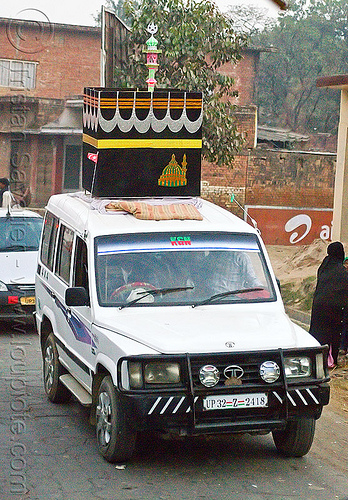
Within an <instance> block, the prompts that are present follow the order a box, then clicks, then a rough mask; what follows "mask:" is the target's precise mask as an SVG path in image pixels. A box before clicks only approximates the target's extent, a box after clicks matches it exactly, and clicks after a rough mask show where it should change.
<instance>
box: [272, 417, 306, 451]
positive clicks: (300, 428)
mask: <svg viewBox="0 0 348 500" xmlns="http://www.w3.org/2000/svg"><path fill="white" fill-rule="evenodd" d="M314 432H315V420H314V418H301V419H299V420H294V421H291V422H288V424H287V426H286V428H285V429H284V430H283V431H274V432H273V433H272V434H273V440H274V443H275V445H276V447H277V450H278V451H279V453H281V454H282V455H285V456H287V457H303V455H306V454H307V453H308V452H309V450H310V448H311V446H312V443H313V439H314Z"/></svg>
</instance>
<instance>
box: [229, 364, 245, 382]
mask: <svg viewBox="0 0 348 500" xmlns="http://www.w3.org/2000/svg"><path fill="white" fill-rule="evenodd" d="M224 375H225V377H226V378H233V379H238V378H242V377H243V375H244V370H243V368H241V367H240V366H238V365H230V366H227V367H226V368H225V369H224Z"/></svg>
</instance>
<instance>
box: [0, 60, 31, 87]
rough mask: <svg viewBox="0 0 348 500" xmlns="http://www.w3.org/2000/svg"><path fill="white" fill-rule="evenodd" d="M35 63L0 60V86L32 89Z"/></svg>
mask: <svg viewBox="0 0 348 500" xmlns="http://www.w3.org/2000/svg"><path fill="white" fill-rule="evenodd" d="M36 65H37V63H36V62H29V61H16V60H12V59H0V86H2V87H14V88H25V89H34V88H35V85H36Z"/></svg>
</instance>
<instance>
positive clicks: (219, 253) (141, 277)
mask: <svg viewBox="0 0 348 500" xmlns="http://www.w3.org/2000/svg"><path fill="white" fill-rule="evenodd" d="M95 252H96V253H95V255H96V279H97V291H98V299H99V303H100V305H103V306H119V307H121V306H122V307H124V306H126V305H127V304H129V305H132V306H134V307H136V306H143V305H155V306H159V305H163V306H168V305H197V306H198V305H200V303H202V302H204V303H206V304H208V303H211V304H220V303H221V304H226V303H232V302H233V303H236V302H239V303H240V302H250V301H252V302H255V301H270V300H275V293H274V289H273V286H272V284H271V279H270V276H269V271H268V269H267V266H266V263H265V261H264V258H263V254H262V251H261V249H260V247H259V245H258V240H257V237H256V236H255V235H253V234H233V233H219V232H214V233H211V232H209V233H208V232H207V233H202V232H199V233H194V232H192V233H188V234H187V233H184V234H180V235H177V234H175V235H174V234H170V233H158V234H135V235H134V234H129V235H110V236H102V237H98V238H96V241H95ZM246 289H248V290H246ZM254 289H255V290H254ZM161 291H163V293H161ZM233 291H238V292H240V293H238V292H237V293H229V292H233ZM149 292H150V293H149ZM225 292H228V293H225ZM218 294H219V296H217V295H218ZM220 294H221V295H220ZM213 296H216V297H214V298H213ZM211 298H212V300H210V299H211ZM131 302H132V304H130V303H131Z"/></svg>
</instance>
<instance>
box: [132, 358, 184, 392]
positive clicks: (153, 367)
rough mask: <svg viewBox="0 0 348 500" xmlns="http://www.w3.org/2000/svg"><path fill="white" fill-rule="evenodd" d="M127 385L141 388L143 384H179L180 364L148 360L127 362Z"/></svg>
mask: <svg viewBox="0 0 348 500" xmlns="http://www.w3.org/2000/svg"><path fill="white" fill-rule="evenodd" d="M128 373H129V385H130V387H131V388H132V389H141V388H142V387H143V384H144V383H145V384H154V385H156V384H161V385H164V384H179V383H180V379H181V376H180V364H179V363H173V362H161V361H149V362H148V363H146V362H145V363H140V362H133V361H131V362H129V363H128Z"/></svg>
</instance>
